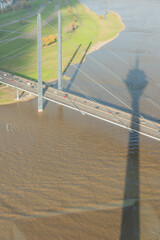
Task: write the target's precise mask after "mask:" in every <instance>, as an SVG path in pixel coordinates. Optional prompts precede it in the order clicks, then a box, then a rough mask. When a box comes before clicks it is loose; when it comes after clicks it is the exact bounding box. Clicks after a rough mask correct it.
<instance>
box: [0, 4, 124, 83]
mask: <svg viewBox="0 0 160 240" xmlns="http://www.w3.org/2000/svg"><path fill="white" fill-rule="evenodd" d="M65 2H66V1H64V0H61V12H62V16H63V17H62V20H63V21H62V29H63V70H64V69H65V68H66V66H67V65H68V63H69V61H70V59H71V58H72V56H73V55H74V53H75V52H76V50H77V48H78V47H79V46H80V47H79V50H78V51H77V54H76V55H75V57H74V59H73V61H72V64H74V63H79V62H81V60H82V59H83V56H84V53H85V51H86V50H87V48H88V46H90V47H92V46H93V45H94V44H96V43H97V42H99V41H106V40H109V39H111V38H113V37H115V36H116V35H117V34H118V33H119V32H120V31H121V30H122V29H123V25H122V24H121V22H120V19H119V18H118V16H117V15H116V14H115V13H113V12H110V13H109V14H108V15H107V18H106V19H105V20H100V19H99V17H98V16H97V15H96V14H95V13H94V12H92V11H89V12H88V11H87V10H86V8H85V7H84V6H83V5H81V4H80V3H79V2H78V1H77V0H68V2H67V3H65ZM67 5H70V6H72V11H73V14H71V13H69V12H68V10H67ZM50 6H51V5H49V4H48V6H47V8H46V9H48V8H49V7H50ZM53 6H54V4H53ZM46 9H45V10H46ZM52 11H53V9H52ZM52 11H51V8H50V9H48V13H49V15H50V14H51V13H52ZM47 16H48V15H47V10H46V11H44V15H43V17H44V18H47ZM73 16H77V22H76V24H77V25H78V28H77V29H76V30H75V32H74V33H71V34H67V33H66V32H64V30H65V28H66V26H68V25H69V24H70V23H72V22H73ZM57 24H58V20H57V17H56V18H54V19H53V20H52V21H51V22H49V24H48V25H46V26H45V27H43V29H42V36H47V35H50V34H53V35H56V34H57ZM12 26H13V25H11V26H10V27H12ZM13 27H14V26H13ZM28 30H31V29H27V26H26V29H25V31H26V32H27V31H28ZM28 43H31V45H29V46H26V45H27V44H28ZM25 46H26V47H25ZM22 47H24V49H25V52H23V50H24V49H22ZM18 49H20V50H18ZM13 51H15V52H14V53H13V54H12V57H11V58H6V59H5V60H4V59H3V56H4V55H6V54H7V53H10V52H13ZM0 52H1V57H0V66H1V69H3V70H6V71H11V72H13V73H15V74H19V75H23V76H25V77H31V78H33V79H37V46H36V43H35V41H33V42H32V41H31V40H27V39H18V40H14V41H11V42H10V43H7V44H6V45H5V47H3V46H2V47H1V44H0ZM20 52H22V54H20V55H18V54H17V53H20ZM13 55H15V57H13ZM42 65H43V76H42V77H43V81H50V80H51V79H55V78H57V75H58V44H57V43H56V44H55V45H50V46H48V47H46V48H43V49H42Z"/></svg>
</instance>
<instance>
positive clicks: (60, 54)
mask: <svg viewBox="0 0 160 240" xmlns="http://www.w3.org/2000/svg"><path fill="white" fill-rule="evenodd" d="M58 90H61V91H62V90H63V81H62V15H61V12H60V11H59V12H58Z"/></svg>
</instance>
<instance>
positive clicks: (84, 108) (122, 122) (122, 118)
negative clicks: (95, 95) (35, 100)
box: [0, 71, 160, 141]
mask: <svg viewBox="0 0 160 240" xmlns="http://www.w3.org/2000/svg"><path fill="white" fill-rule="evenodd" d="M4 75H5V73H4V72H2V71H0V82H1V83H3V84H6V85H8V86H11V87H14V88H17V89H20V90H22V91H25V92H28V93H30V94H33V95H35V96H38V94H37V92H38V90H37V87H38V84H37V83H35V82H31V81H28V80H27V79H24V78H20V77H18V76H12V75H10V74H6V75H5V76H4ZM43 90H44V93H43V98H44V99H46V100H48V101H51V102H55V103H57V104H60V105H63V106H66V107H68V108H71V109H74V110H77V111H79V112H80V113H81V114H83V115H85V114H86V115H90V116H92V117H95V118H98V119H101V120H103V121H106V122H110V123H112V124H115V125H117V126H120V127H123V128H126V129H129V130H133V131H135V132H139V133H141V134H142V135H145V136H148V137H150V138H153V139H155V140H159V141H160V123H159V122H158V121H157V122H155V121H154V122H153V121H151V120H147V119H144V118H143V117H136V116H134V117H133V116H132V115H131V114H129V113H126V112H123V111H120V110H117V109H114V108H111V107H108V106H105V105H102V104H99V103H97V102H93V101H90V100H88V99H84V98H82V97H79V96H75V95H73V94H70V93H67V92H63V91H59V90H57V89H55V88H53V87H49V86H46V85H43ZM131 122H132V129H131V128H130V127H131ZM139 129H140V130H139Z"/></svg>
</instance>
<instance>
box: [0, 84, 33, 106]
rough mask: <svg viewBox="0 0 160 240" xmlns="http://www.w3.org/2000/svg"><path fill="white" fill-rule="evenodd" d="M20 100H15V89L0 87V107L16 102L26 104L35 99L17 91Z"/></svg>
mask: <svg viewBox="0 0 160 240" xmlns="http://www.w3.org/2000/svg"><path fill="white" fill-rule="evenodd" d="M19 96H20V98H19V99H17V98H16V97H17V90H16V89H15V88H11V87H7V86H0V105H8V104H13V103H16V102H26V101H29V100H32V99H34V98H35V96H33V95H30V94H28V93H23V92H22V91H19Z"/></svg>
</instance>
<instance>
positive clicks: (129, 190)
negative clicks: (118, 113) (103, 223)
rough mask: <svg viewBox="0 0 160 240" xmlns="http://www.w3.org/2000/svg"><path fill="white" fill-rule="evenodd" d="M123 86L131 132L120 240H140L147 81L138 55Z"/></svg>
mask: <svg viewBox="0 0 160 240" xmlns="http://www.w3.org/2000/svg"><path fill="white" fill-rule="evenodd" d="M125 84H126V86H127V88H128V90H129V93H130V95H131V97H132V118H131V125H130V128H131V129H133V130H131V131H130V133H129V142H128V156H127V167H126V178H125V190H124V200H123V212H122V223H121V235H120V240H128V239H129V240H140V216H139V215H140V186H139V185H140V179H139V164H140V159H139V130H140V126H139V101H140V97H141V95H142V93H143V91H144V89H145V87H146V86H147V80H146V75H145V73H144V72H143V71H142V70H140V69H139V58H138V55H137V58H136V66H135V69H133V70H130V71H129V73H128V76H127V79H126V80H125ZM134 130H135V131H134Z"/></svg>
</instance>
